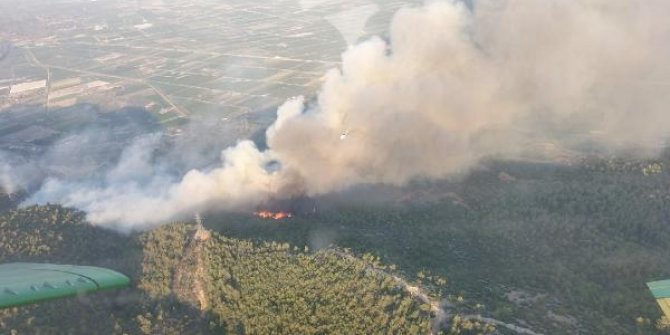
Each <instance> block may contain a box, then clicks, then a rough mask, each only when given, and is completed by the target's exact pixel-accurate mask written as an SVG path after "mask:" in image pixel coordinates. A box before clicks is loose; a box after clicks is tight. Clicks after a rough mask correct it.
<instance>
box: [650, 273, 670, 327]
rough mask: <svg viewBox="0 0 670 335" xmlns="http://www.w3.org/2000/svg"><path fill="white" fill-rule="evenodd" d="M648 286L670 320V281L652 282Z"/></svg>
mask: <svg viewBox="0 0 670 335" xmlns="http://www.w3.org/2000/svg"><path fill="white" fill-rule="evenodd" d="M647 286H648V287H649V290H651V294H653V295H654V298H656V302H658V305H659V306H661V310H663V313H664V314H665V316H666V317H668V318H670V279H668V280H660V281H654V282H650V283H647Z"/></svg>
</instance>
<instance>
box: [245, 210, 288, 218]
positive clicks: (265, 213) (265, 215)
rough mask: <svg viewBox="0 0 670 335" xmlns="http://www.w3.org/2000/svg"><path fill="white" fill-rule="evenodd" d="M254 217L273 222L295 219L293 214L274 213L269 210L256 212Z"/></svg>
mask: <svg viewBox="0 0 670 335" xmlns="http://www.w3.org/2000/svg"><path fill="white" fill-rule="evenodd" d="M254 215H256V216H257V217H259V218H262V219H272V220H283V219H289V218H292V217H293V213H291V212H284V211H279V212H273V211H268V210H263V211H256V212H254Z"/></svg>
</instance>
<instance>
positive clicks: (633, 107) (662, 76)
mask: <svg viewBox="0 0 670 335" xmlns="http://www.w3.org/2000/svg"><path fill="white" fill-rule="evenodd" d="M668 15H670V2H668V1H665V0H588V1H587V0H583V1H564V0H542V1H540V0H507V1H494V0H480V1H477V2H476V3H475V5H474V8H473V9H469V8H468V7H467V6H466V5H465V4H463V3H462V2H458V1H429V2H428V3H427V4H425V5H424V6H422V7H419V8H407V9H403V10H401V11H399V12H398V13H397V14H396V16H395V18H394V20H393V22H392V24H391V27H390V34H389V41H388V42H387V41H385V40H382V39H380V38H372V39H370V40H368V41H366V42H364V43H361V44H359V45H356V46H355V47H352V48H350V49H349V50H347V51H346V52H345V53H344V55H343V57H342V66H341V68H340V69H333V70H331V71H330V72H329V73H328V74H327V76H326V81H325V83H324V85H323V87H322V89H321V91H320V93H319V95H318V99H317V103H315V104H313V105H309V106H308V105H306V103H305V100H304V98H301V97H298V98H294V99H291V100H289V101H287V102H286V103H285V104H284V105H283V106H281V107H280V108H279V110H278V112H277V119H276V121H275V123H274V124H273V125H272V126H271V127H270V128H269V129H268V130H267V136H266V137H267V145H268V148H267V149H265V150H259V149H258V148H257V147H256V145H255V144H254V143H253V142H251V141H244V140H243V141H240V142H239V143H238V144H237V145H235V146H232V147H229V148H227V149H225V150H223V152H222V154H221V164H220V166H218V167H216V168H211V169H194V170H191V171H189V172H188V173H186V174H185V175H184V176H183V177H182V178H180V179H179V180H170V179H169V178H165V177H164V175H163V174H161V173H160V172H157V171H152V169H153V168H152V165H151V164H148V163H147V160H148V157H149V156H150V155H146V154H145V152H144V151H143V150H145V149H144V148H146V147H147V145H146V144H141V145H134V146H130V147H129V148H128V149H127V150H126V152H124V154H123V159H121V161H120V163H119V164H118V167H117V169H116V170H115V171H116V172H115V173H114V174H110V175H109V176H107V179H106V182H105V183H103V185H102V186H100V187H92V186H90V185H76V184H72V183H61V182H59V181H58V180H52V181H50V182H48V183H47V184H46V185H45V186H44V188H43V189H42V190H41V191H40V192H39V193H38V194H37V195H36V196H35V199H40V200H41V201H45V200H50V201H58V202H62V203H64V204H66V205H71V206H75V207H79V208H82V209H84V210H86V211H87V212H88V215H89V219H90V220H91V221H92V222H94V223H96V224H104V225H117V226H119V227H122V228H124V229H138V228H146V227H150V226H152V225H156V224H160V223H162V222H165V221H166V220H170V219H172V218H176V217H180V216H184V215H188V216H190V214H191V213H192V212H193V211H200V210H205V209H232V208H237V207H239V206H248V205H253V204H255V203H258V202H261V201H263V200H264V199H267V197H268V196H274V197H282V196H285V197H289V196H294V195H298V194H307V195H319V194H324V193H328V192H333V191H338V190H343V189H346V188H349V187H351V186H354V185H360V184H372V183H384V184H391V185H403V184H405V183H407V182H408V181H411V180H412V179H414V178H448V177H450V176H453V175H455V174H461V173H464V172H467V171H468V170H469V169H471V168H473V167H474V166H476V165H477V164H478V162H480V161H481V160H482V159H483V158H487V157H518V156H519V155H525V156H527V155H535V154H536V155H540V154H542V153H541V152H537V151H536V150H537V148H538V147H537V146H535V145H534V144H536V143H554V144H557V145H562V146H572V145H575V144H579V142H580V141H582V140H583V139H587V140H588V142H589V143H592V144H595V145H597V146H600V147H601V148H602V149H603V150H626V149H631V148H635V149H638V150H639V149H644V150H645V151H646V152H648V153H649V154H652V153H654V149H657V148H658V146H657V144H658V143H661V142H663V141H664V140H665V138H666V134H667V133H668V131H670V117H668V113H667V108H668V106H670V94H668V93H669V89H670V86H669V85H668V81H667V80H668V78H670V76H669V75H670V71H669V70H670V68H668V60H669V59H670V57H669V56H670V53H669V47H670V43H669V42H670V20H667V16H668ZM148 147H150V145H148ZM268 167H272V168H268ZM128 171H147V172H146V173H142V174H140V175H133V174H129V173H128ZM138 180H141V182H138Z"/></svg>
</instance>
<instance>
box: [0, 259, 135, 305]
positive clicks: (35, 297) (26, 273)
mask: <svg viewBox="0 0 670 335" xmlns="http://www.w3.org/2000/svg"><path fill="white" fill-rule="evenodd" d="M129 284H130V279H129V278H128V277H126V276H125V275H123V274H121V273H118V272H116V271H112V270H109V269H104V268H98V267H92V266H75V265H58V264H36V263H9V264H0V309H2V308H7V307H14V306H20V305H27V304H33V303H38V302H42V301H47V300H53V299H59V298H65V297H72V296H77V295H81V294H87V293H92V292H97V291H101V290H108V289H116V288H122V287H126V286H128V285H129Z"/></svg>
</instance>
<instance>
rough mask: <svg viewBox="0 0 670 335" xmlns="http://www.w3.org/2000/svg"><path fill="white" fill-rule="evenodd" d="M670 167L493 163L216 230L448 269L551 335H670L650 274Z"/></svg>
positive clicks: (508, 316)
mask: <svg viewBox="0 0 670 335" xmlns="http://www.w3.org/2000/svg"><path fill="white" fill-rule="evenodd" d="M668 167H670V163H669V162H668V161H667V160H658V161H640V160H625V159H620V158H603V157H592V158H588V159H584V160H581V161H574V162H570V164H553V163H552V164H550V163H544V162H491V163H489V164H487V165H486V166H484V167H482V168H481V169H480V170H478V171H475V172H474V173H472V174H470V175H469V176H467V177H466V178H464V179H462V180H458V181H452V182H442V183H437V184H436V183H432V182H430V183H429V182H420V181H419V182H416V183H414V184H413V185H410V186H409V187H407V188H405V189H403V190H401V191H393V190H390V191H389V190H388V189H382V191H381V192H376V193H377V194H378V193H383V194H384V195H385V196H386V198H385V199H384V201H381V202H379V203H375V202H372V201H366V200H361V201H358V200H357V201H355V202H353V204H352V202H348V203H346V202H345V203H342V204H340V205H325V204H322V206H320V212H319V213H317V214H314V215H311V216H309V217H304V218H296V219H294V220H292V221H290V222H287V223H285V224H279V225H270V226H268V225H267V223H264V222H257V221H256V220H254V219H248V218H245V217H244V216H240V217H239V218H238V219H237V220H230V218H226V219H221V220H220V223H219V224H218V226H217V227H216V229H220V230H225V231H226V232H227V234H229V235H231V236H235V237H238V238H258V239H273V240H276V241H278V242H290V243H294V244H301V243H305V244H313V245H329V244H335V245H338V246H341V247H345V248H352V249H353V250H354V251H356V252H358V253H365V252H372V253H375V254H376V255H379V256H381V257H382V258H383V259H384V260H385V261H387V262H390V263H394V264H396V265H397V266H398V268H399V269H400V270H402V271H404V272H405V273H406V276H407V277H409V278H413V279H415V280H420V279H421V277H422V276H423V275H424V273H427V272H430V273H432V274H434V275H440V276H445V277H448V278H449V279H450V285H449V287H450V293H451V294H458V295H461V296H463V297H464V299H465V301H466V302H468V301H469V302H471V304H473V305H475V304H482V305H484V309H485V311H484V312H483V314H484V315H490V316H492V317H494V318H496V319H499V320H504V321H507V322H511V323H514V324H520V325H527V327H528V328H530V329H533V330H535V331H537V332H540V333H545V334H575V333H581V334H635V333H641V334H656V333H663V334H666V333H667V331H666V332H663V331H660V330H658V329H656V327H657V322H658V320H659V318H660V316H661V312H660V310H659V308H658V306H657V305H656V303H655V301H654V299H653V298H652V297H651V295H650V293H649V291H648V289H647V288H646V286H645V283H646V282H647V281H651V280H658V279H663V278H668V277H670V172H669V171H668ZM393 192H395V193H393ZM372 194H373V195H374V194H375V192H372ZM389 194H393V195H391V196H389ZM354 196H355V195H354ZM373 197H374V196H371V197H370V198H373ZM359 198H362V197H359ZM213 221H214V220H210V221H209V222H213ZM231 222H237V223H231Z"/></svg>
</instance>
